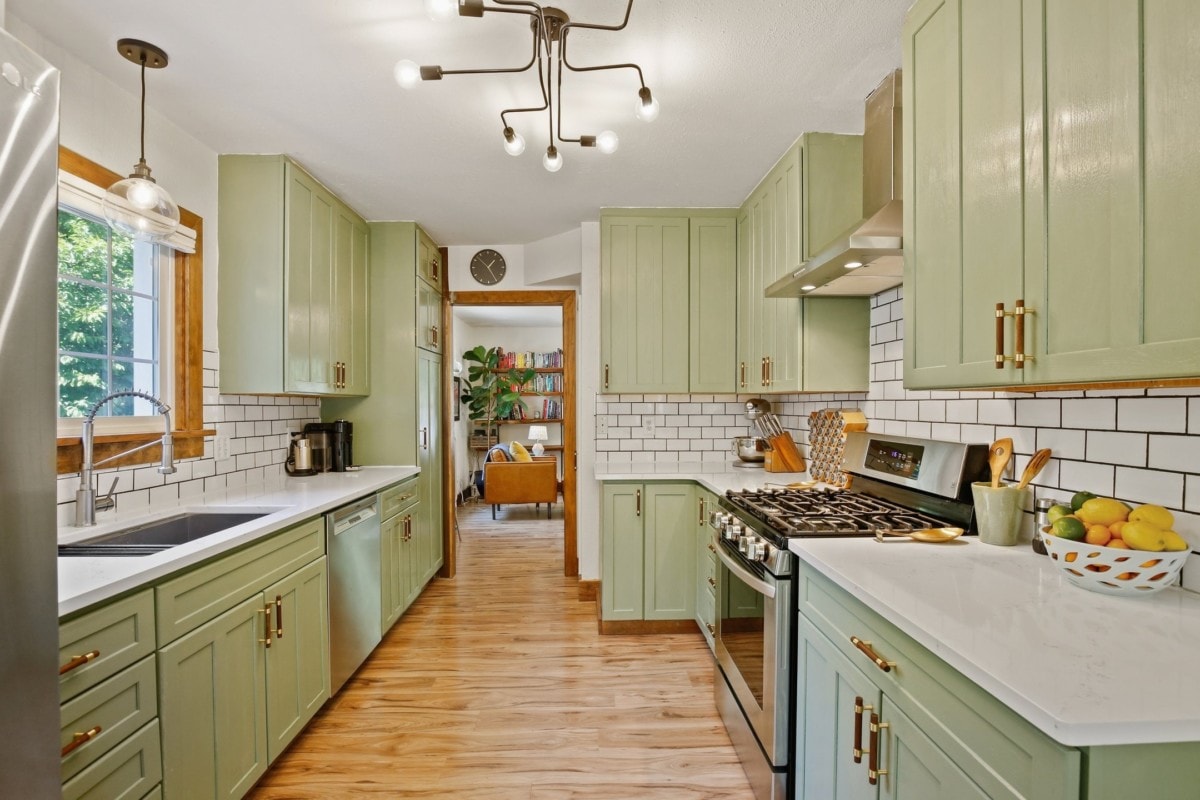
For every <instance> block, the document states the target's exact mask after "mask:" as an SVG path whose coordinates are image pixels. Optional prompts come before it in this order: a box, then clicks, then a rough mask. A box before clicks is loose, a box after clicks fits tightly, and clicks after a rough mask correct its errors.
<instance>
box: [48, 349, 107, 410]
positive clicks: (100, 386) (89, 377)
mask: <svg viewBox="0 0 1200 800" xmlns="http://www.w3.org/2000/svg"><path fill="white" fill-rule="evenodd" d="M107 369H108V366H107V363H106V360H105V359H103V358H81V357H79V356H59V358H58V415H59V416H60V417H82V416H85V415H86V414H87V412H88V411H89V410H91V407H92V406H93V405H94V404H95V403H96V401H98V400H99V399H100V398H101V397H103V396H104V395H106V394H108V383H107V379H106V375H105V373H106V371H107Z"/></svg>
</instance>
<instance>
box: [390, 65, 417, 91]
mask: <svg viewBox="0 0 1200 800" xmlns="http://www.w3.org/2000/svg"><path fill="white" fill-rule="evenodd" d="M392 77H394V78H395V79H396V83H398V84H400V86H401V87H403V88H405V89H411V88H413V87H414V86H416V85H417V84H418V83H419V82H420V80H421V68H420V67H419V66H418V65H417V62H415V61H410V60H409V59H407V58H406V59H403V60H402V61H397V62H396V66H395V68H393V69H392Z"/></svg>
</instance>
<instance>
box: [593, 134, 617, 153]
mask: <svg viewBox="0 0 1200 800" xmlns="http://www.w3.org/2000/svg"><path fill="white" fill-rule="evenodd" d="M620 144H621V140H620V139H618V138H617V134H616V133H614V132H613V131H600V133H599V134H597V135H596V149H597V150H599V151H600V152H601V153H606V154H607V153H615V152H617V147H618V146H619V145H620Z"/></svg>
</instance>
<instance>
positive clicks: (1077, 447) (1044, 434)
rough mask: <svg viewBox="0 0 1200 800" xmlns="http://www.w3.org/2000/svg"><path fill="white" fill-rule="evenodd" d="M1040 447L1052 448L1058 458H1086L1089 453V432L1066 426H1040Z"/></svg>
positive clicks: (1038, 440) (1080, 459) (1038, 435)
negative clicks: (1066, 427) (1070, 428)
mask: <svg viewBox="0 0 1200 800" xmlns="http://www.w3.org/2000/svg"><path fill="white" fill-rule="evenodd" d="M1037 446H1038V448H1039V449H1040V448H1046V447H1048V448H1050V450H1051V451H1053V453H1054V456H1055V457H1056V458H1067V459H1075V460H1078V461H1082V460H1084V458H1085V457H1086V455H1087V433H1086V432H1085V431H1074V430H1067V429H1065V428H1039V429H1038V434H1037Z"/></svg>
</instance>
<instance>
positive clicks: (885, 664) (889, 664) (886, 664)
mask: <svg viewBox="0 0 1200 800" xmlns="http://www.w3.org/2000/svg"><path fill="white" fill-rule="evenodd" d="M850 644H852V645H854V646H855V647H857V648H858V649H859V650H860V651H862V653H863V655H865V656H866V657H867V658H869V659H871V662H872V663H873V664H875V666H877V667H879V668H880V669H881V670H883V671H884V672H891V671H892V668H893V667H895V666H896V662H895V661H885V660H883V659H882V658H880V657H879V654H878V653H876V652H875V651H874V650H873V649H872V648H871V643H870V642H866V641H863V640H862V639H860V638H858V637H857V636H851V637H850Z"/></svg>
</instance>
